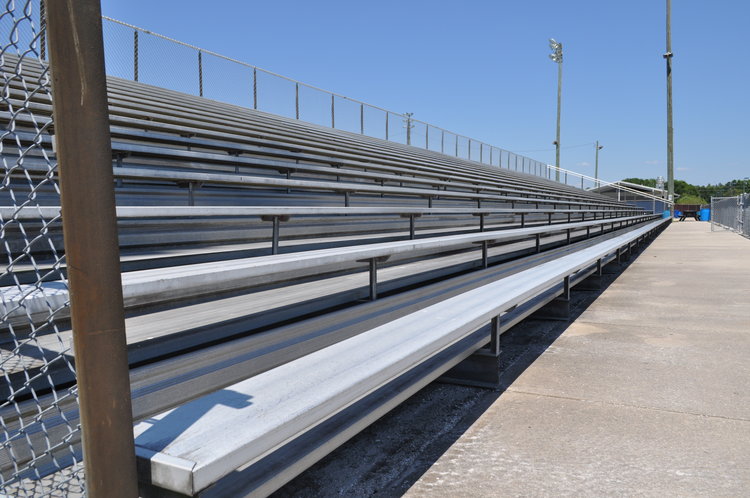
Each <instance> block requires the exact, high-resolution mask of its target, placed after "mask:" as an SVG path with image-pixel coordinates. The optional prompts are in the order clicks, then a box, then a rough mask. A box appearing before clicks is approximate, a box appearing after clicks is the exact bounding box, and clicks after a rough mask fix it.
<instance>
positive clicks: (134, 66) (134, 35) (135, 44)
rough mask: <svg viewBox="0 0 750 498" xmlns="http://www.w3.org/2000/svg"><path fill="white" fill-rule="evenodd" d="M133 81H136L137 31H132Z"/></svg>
mask: <svg viewBox="0 0 750 498" xmlns="http://www.w3.org/2000/svg"><path fill="white" fill-rule="evenodd" d="M133 81H138V30H137V29H134V30H133Z"/></svg>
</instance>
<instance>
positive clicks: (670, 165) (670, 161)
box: [664, 0, 674, 216]
mask: <svg viewBox="0 0 750 498" xmlns="http://www.w3.org/2000/svg"><path fill="white" fill-rule="evenodd" d="M672 56H673V54H672V0H667V52H666V53H665V54H664V59H665V60H666V61H667V189H668V190H667V192H668V195H669V197H668V199H669V201H670V202H674V148H673V140H674V132H673V129H672ZM669 211H670V213H671V214H672V216H674V204H670V208H669Z"/></svg>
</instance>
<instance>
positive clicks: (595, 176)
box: [594, 140, 604, 188]
mask: <svg viewBox="0 0 750 498" xmlns="http://www.w3.org/2000/svg"><path fill="white" fill-rule="evenodd" d="M603 148H604V146H603V145H599V140H597V141H596V147H595V148H594V149H595V150H596V161H595V162H594V164H595V166H594V180H596V187H597V188H599V151H600V150H602V149H603Z"/></svg>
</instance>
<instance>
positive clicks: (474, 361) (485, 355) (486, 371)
mask: <svg viewBox="0 0 750 498" xmlns="http://www.w3.org/2000/svg"><path fill="white" fill-rule="evenodd" d="M499 357H500V317H495V318H493V319H492V322H491V323H490V342H489V344H488V347H484V348H482V349H479V350H477V351H475V352H474V353H472V354H471V355H470V356H469V357H467V358H466V359H464V360H463V361H462V362H461V363H459V364H458V365H456V366H455V367H453V368H451V369H450V370H448V371H447V372H446V373H445V374H444V375H443V376H442V377H440V378H439V379H438V381H439V382H445V383H448V384H458V385H462V386H474V387H486V388H489V389H499V388H500V363H499V360H498V359H499Z"/></svg>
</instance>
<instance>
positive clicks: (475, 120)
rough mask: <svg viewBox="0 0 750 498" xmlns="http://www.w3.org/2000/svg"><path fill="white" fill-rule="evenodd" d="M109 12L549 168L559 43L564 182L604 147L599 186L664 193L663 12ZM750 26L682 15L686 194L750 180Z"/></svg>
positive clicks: (467, 6) (685, 5) (243, 8)
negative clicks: (616, 183) (618, 183)
mask: <svg viewBox="0 0 750 498" xmlns="http://www.w3.org/2000/svg"><path fill="white" fill-rule="evenodd" d="M102 11H103V13H104V14H105V15H108V16H111V17H114V18H116V19H120V20H122V21H125V22H128V23H131V24H134V25H137V26H140V27H143V28H146V29H149V30H152V31H154V32H158V33H161V34H164V35H167V36H170V37H173V38H176V39H179V40H181V41H184V42H187V43H191V44H194V45H197V46H200V47H202V48H204V49H207V50H212V51H215V52H218V53H221V54H224V55H227V56H229V57H233V58H236V59H239V60H242V61H246V62H249V63H251V64H255V65H257V66H259V67H262V68H265V69H268V70H271V71H274V72H277V73H281V74H283V75H286V76H289V77H291V78H295V79H298V80H300V81H304V82H306V83H310V84H312V85H316V86H319V87H322V88H325V89H327V90H330V91H333V92H337V93H339V94H343V95H346V96H349V97H352V98H356V99H359V100H363V101H365V102H368V103H371V104H374V105H378V106H381V107H385V108H387V109H390V110H393V111H396V112H413V113H414V117H415V118H418V119H421V120H423V121H427V122H429V123H432V124H435V125H438V126H442V127H444V128H447V129H449V130H452V131H455V132H457V133H461V134H464V135H468V136H470V137H474V138H476V139H479V140H482V141H485V142H487V143H490V144H493V145H496V146H499V147H502V148H505V149H508V150H512V151H514V152H518V153H522V154H525V155H527V156H530V157H532V158H535V159H537V160H539V161H543V162H547V163H550V164H554V162H555V154H554V146H553V145H552V141H553V140H554V138H555V116H556V95H557V93H556V92H557V67H556V64H555V63H553V62H552V61H550V60H549V59H548V57H547V55H548V53H549V52H550V51H549V48H548V46H547V44H548V42H547V40H548V38H550V37H554V38H556V39H557V40H558V41H560V42H562V43H563V47H564V53H565V62H564V66H563V110H562V139H561V143H562V147H563V148H562V153H561V158H562V166H563V167H566V168H569V169H572V170H575V171H579V172H581V173H586V174H591V175H593V170H594V165H593V163H594V146H593V142H594V141H596V140H599V141H600V143H601V144H602V145H603V146H604V149H603V150H602V151H601V153H600V163H599V165H600V177H602V178H605V179H609V180H615V179H619V178H624V177H632V176H637V177H651V178H653V177H656V176H658V175H663V176H665V177H666V79H665V73H666V70H665V62H664V59H663V58H662V54H663V53H664V51H665V1H664V0H629V1H626V2H623V1H613V0H571V1H563V0H557V1H549V0H536V1H535V0H526V1H509V0H505V1H501V0H496V1H490V0H481V1H480V0H476V1H471V0H465V1H462V2H457V1H441V0H431V1H430V0H413V1H408V0H400V1H398V0H378V1H369V2H365V1H352V0H348V1H343V0H329V1H326V0H319V1H310V0H306V1H303V0H297V1H292V0H274V1H252V2H250V1H220V0H214V1H212V2H207V1H203V2H197V1H192V0H158V1H154V0H103V1H102ZM748 26H750V2H749V1H747V0H716V1H713V2H707V1H705V0H702V1H699V0H674V1H673V5H672V50H673V52H674V54H675V57H674V59H673V64H674V65H673V78H674V128H675V177H676V178H677V179H682V180H686V181H688V182H691V183H697V184H706V183H717V182H726V181H728V180H731V179H734V178H745V177H748V176H750V159H749V158H748V157H749V154H748V146H749V145H750V126H749V125H748V116H750V69H749V68H750V63H748V61H747V60H746V56H745V55H744V53H745V52H747V50H748V48H747V47H748V38H749V37H748V34H747V33H748ZM105 34H106V33H105ZM130 42H131V43H132V39H131V41H130ZM142 50H146V48H142ZM173 65H174V64H173ZM227 76H228V77H231V73H229V72H228V73H227Z"/></svg>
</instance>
